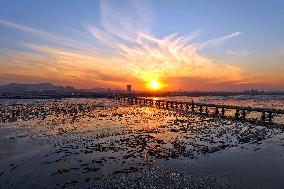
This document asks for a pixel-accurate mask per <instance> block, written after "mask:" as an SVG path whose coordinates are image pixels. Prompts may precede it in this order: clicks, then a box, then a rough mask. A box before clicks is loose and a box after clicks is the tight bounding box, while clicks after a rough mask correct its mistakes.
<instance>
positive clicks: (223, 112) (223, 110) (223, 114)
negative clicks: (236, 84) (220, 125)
mask: <svg viewBox="0 0 284 189" xmlns="http://www.w3.org/2000/svg"><path fill="white" fill-rule="evenodd" d="M222 117H225V108H224V107H222Z"/></svg>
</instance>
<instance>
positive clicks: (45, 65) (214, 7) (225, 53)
mask: <svg viewBox="0 0 284 189" xmlns="http://www.w3.org/2000/svg"><path fill="white" fill-rule="evenodd" d="M11 82H16V83H40V82H50V83H53V84H56V85H71V86H74V87H76V88H94V87H110V88H122V89H124V88H126V84H132V86H133V89H135V90H149V88H151V86H153V84H154V85H155V86H159V89H160V90H179V89H181V90H201V91H207V90H212V91H243V90H245V89H250V88H256V89H261V90H262V89H263V90H284V1H282V0H279V1H276V0H267V1H265V0H243V1H242V0H234V1H233V0H226V1H225V0H224V1H222V0H207V1H205V0H200V1H199V0H198V1H197V0H195V1H192V0H184V1H182V0H178V1H174V0H153V1H138V0H132V1H126V0H125V1H124V0H119V1H118V0H113V1H107V0H102V1H95V0H83V1H70V0H60V1H58V0H48V1H44V0H18V1H15V0H0V84H6V83H11ZM155 82H156V83H155Z"/></svg>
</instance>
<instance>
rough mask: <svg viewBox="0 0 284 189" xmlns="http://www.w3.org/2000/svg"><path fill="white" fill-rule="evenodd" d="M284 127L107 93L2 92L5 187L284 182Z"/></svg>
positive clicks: (0, 176) (0, 152)
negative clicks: (34, 96)
mask: <svg viewBox="0 0 284 189" xmlns="http://www.w3.org/2000/svg"><path fill="white" fill-rule="evenodd" d="M283 170H284V134H283V129H282V128H278V127H265V126H261V125H253V124H250V123H244V122H240V121H234V120H225V119H218V118H210V117H203V116H200V115H192V114H184V113H182V112H176V111H173V110H164V109H156V108H154V107H140V106H132V105H129V104H127V103H122V102H118V101H114V100H109V99H64V100H5V101H4V100H3V101H1V105H0V186H1V187H0V188H1V189H2V188H284V180H283V178H284V171H283Z"/></svg>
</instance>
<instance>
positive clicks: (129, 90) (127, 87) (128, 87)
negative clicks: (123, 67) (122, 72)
mask: <svg viewBox="0 0 284 189" xmlns="http://www.w3.org/2000/svg"><path fill="white" fill-rule="evenodd" d="M126 91H127V92H129V93H130V92H131V85H130V84H128V85H127V86H126Z"/></svg>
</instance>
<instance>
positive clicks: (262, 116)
mask: <svg viewBox="0 0 284 189" xmlns="http://www.w3.org/2000/svg"><path fill="white" fill-rule="evenodd" d="M265 120H266V116H265V112H264V111H263V112H262V114H261V121H262V122H263V123H264V122H265Z"/></svg>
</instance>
